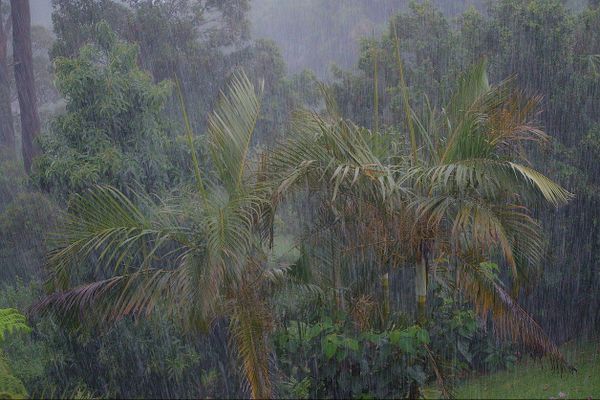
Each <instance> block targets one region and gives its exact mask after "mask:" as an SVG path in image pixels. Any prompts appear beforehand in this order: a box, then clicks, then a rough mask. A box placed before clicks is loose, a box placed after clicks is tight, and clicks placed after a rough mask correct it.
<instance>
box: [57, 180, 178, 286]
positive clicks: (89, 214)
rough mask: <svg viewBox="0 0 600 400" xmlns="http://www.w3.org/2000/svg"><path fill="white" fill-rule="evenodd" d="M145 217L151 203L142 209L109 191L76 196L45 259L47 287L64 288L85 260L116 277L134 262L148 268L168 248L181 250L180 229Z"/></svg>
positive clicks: (100, 188)
mask: <svg viewBox="0 0 600 400" xmlns="http://www.w3.org/2000/svg"><path fill="white" fill-rule="evenodd" d="M140 199H142V198H141V197H140ZM146 200H148V199H147V198H146ZM144 211H145V212H144ZM148 212H150V213H152V204H151V202H150V201H146V202H145V210H142V208H140V207H139V206H137V205H135V204H134V203H133V202H132V201H131V200H129V199H128V198H127V197H126V196H125V195H124V194H123V193H121V192H120V191H119V190H117V189H115V188H113V187H110V186H96V187H93V188H91V189H89V190H88V191H87V192H86V193H85V195H75V197H74V198H73V199H72V201H71V203H70V205H69V213H68V214H67V215H66V216H65V222H64V224H63V225H62V226H61V228H60V231H58V232H57V233H56V234H55V235H54V250H52V251H51V252H50V254H49V257H48V263H49V266H50V275H51V278H50V283H51V285H53V286H56V287H58V288H62V289H65V288H66V287H67V286H68V283H69V277H70V273H69V271H70V269H71V268H72V267H74V266H77V265H79V264H80V263H82V262H83V261H86V260H92V259H93V261H94V262H95V264H96V265H97V268H101V267H103V266H111V267H112V268H113V270H114V271H115V272H117V271H119V270H123V271H124V270H127V268H128V267H129V266H130V265H132V263H133V262H137V263H138V265H142V266H148V265H149V264H150V263H151V260H152V259H153V257H154V256H155V254H156V253H157V251H158V250H159V249H160V248H161V247H163V246H166V244H168V243H170V244H175V247H176V248H180V249H182V248H183V247H184V242H185V240H186V238H185V235H186V232H185V229H183V228H182V227H181V226H179V225H177V224H174V223H172V221H171V220H170V217H171V216H169V215H167V214H164V215H161V214H160V213H153V214H152V215H148V214H147V213H148Z"/></svg>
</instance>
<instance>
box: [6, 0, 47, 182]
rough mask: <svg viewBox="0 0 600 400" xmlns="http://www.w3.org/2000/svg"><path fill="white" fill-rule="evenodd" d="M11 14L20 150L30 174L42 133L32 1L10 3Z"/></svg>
mask: <svg viewBox="0 0 600 400" xmlns="http://www.w3.org/2000/svg"><path fill="white" fill-rule="evenodd" d="M10 14H11V17H12V28H13V57H14V69H15V82H16V85H17V94H18V97H19V109H20V112H21V149H22V151H23V164H24V165H25V171H26V172H27V173H30V172H31V163H32V160H33V158H34V157H35V156H36V155H37V153H38V148H37V145H36V143H35V138H36V136H37V135H38V134H39V132H40V118H39V116H38V111H37V104H36V103H37V99H36V94H35V83H34V80H33V57H32V52H31V13H30V10H29V0H10Z"/></svg>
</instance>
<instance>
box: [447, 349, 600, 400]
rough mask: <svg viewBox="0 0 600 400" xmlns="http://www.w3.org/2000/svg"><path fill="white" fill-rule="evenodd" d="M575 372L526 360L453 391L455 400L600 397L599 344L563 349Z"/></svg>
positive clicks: (469, 380)
mask: <svg viewBox="0 0 600 400" xmlns="http://www.w3.org/2000/svg"><path fill="white" fill-rule="evenodd" d="M562 350H563V354H565V357H566V358H567V360H569V361H570V362H571V363H572V364H573V365H574V366H575V368H577V372H575V373H568V372H566V373H563V374H562V375H561V374H560V373H558V372H555V371H552V370H550V369H549V367H548V365H547V364H543V363H540V362H534V361H531V360H528V361H526V362H522V363H520V364H518V365H517V366H516V367H515V368H514V369H512V370H510V371H502V372H497V373H494V374H490V375H486V376H479V377H473V378H470V379H468V380H467V381H466V382H465V383H463V384H462V385H460V386H458V387H457V388H456V398H458V399H495V398H502V399H522V398H527V399H531V398H536V399H549V398H556V399H559V398H568V399H574V398H578V399H581V398H584V399H586V398H594V399H596V398H600V342H599V341H596V342H594V343H586V344H583V345H575V344H570V345H567V346H563V348H562Z"/></svg>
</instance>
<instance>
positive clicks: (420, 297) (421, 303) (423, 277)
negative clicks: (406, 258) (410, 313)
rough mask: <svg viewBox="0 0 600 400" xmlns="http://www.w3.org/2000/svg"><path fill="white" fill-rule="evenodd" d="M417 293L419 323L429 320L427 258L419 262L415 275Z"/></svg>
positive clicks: (422, 258)
mask: <svg viewBox="0 0 600 400" xmlns="http://www.w3.org/2000/svg"><path fill="white" fill-rule="evenodd" d="M415 292H416V295H417V321H418V322H419V323H424V322H425V321H426V320H427V263H426V262H425V257H421V260H419V261H417V264H416V274H415Z"/></svg>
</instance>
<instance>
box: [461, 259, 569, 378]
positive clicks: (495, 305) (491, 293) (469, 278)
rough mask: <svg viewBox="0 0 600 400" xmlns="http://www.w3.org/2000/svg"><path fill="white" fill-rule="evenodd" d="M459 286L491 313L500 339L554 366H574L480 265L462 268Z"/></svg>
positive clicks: (484, 313) (482, 310) (485, 312)
mask: <svg viewBox="0 0 600 400" xmlns="http://www.w3.org/2000/svg"><path fill="white" fill-rule="evenodd" d="M459 273H460V276H461V279H460V280H459V289H460V290H461V292H462V293H463V294H464V295H465V296H466V297H467V298H468V299H469V300H470V301H471V302H472V303H473V305H474V307H475V310H476V311H477V313H478V314H479V315H480V316H481V317H482V318H484V319H485V318H486V317H487V316H488V315H489V314H490V313H491V316H492V319H493V322H494V326H495V332H496V333H497V334H498V336H499V337H500V338H503V339H511V340H514V341H518V342H521V343H523V344H524V345H525V346H527V347H528V348H530V349H531V350H533V351H535V352H537V354H539V355H545V356H548V357H549V358H550V360H551V362H552V364H553V366H554V367H557V368H559V369H562V368H568V369H572V367H571V366H570V365H569V363H568V362H567V361H566V360H565V359H564V357H563V355H562V354H561V352H560V351H559V349H558V347H557V346H556V344H554V342H553V341H552V340H551V339H550V338H549V337H548V336H547V335H546V334H545V332H544V330H543V329H542V328H541V327H540V326H539V325H538V323H537V322H536V321H535V320H534V319H533V318H532V317H531V315H529V313H527V311H525V310H524V309H523V308H522V307H521V306H520V305H519V304H518V303H517V302H516V301H515V300H514V299H513V298H512V297H511V296H510V295H509V294H508V293H507V292H506V291H505V290H504V288H503V287H502V285H501V283H500V282H499V280H498V279H497V278H496V277H495V275H494V274H493V273H490V271H489V270H487V269H485V268H483V267H482V266H481V265H474V264H472V265H465V266H462V267H460V268H459Z"/></svg>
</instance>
